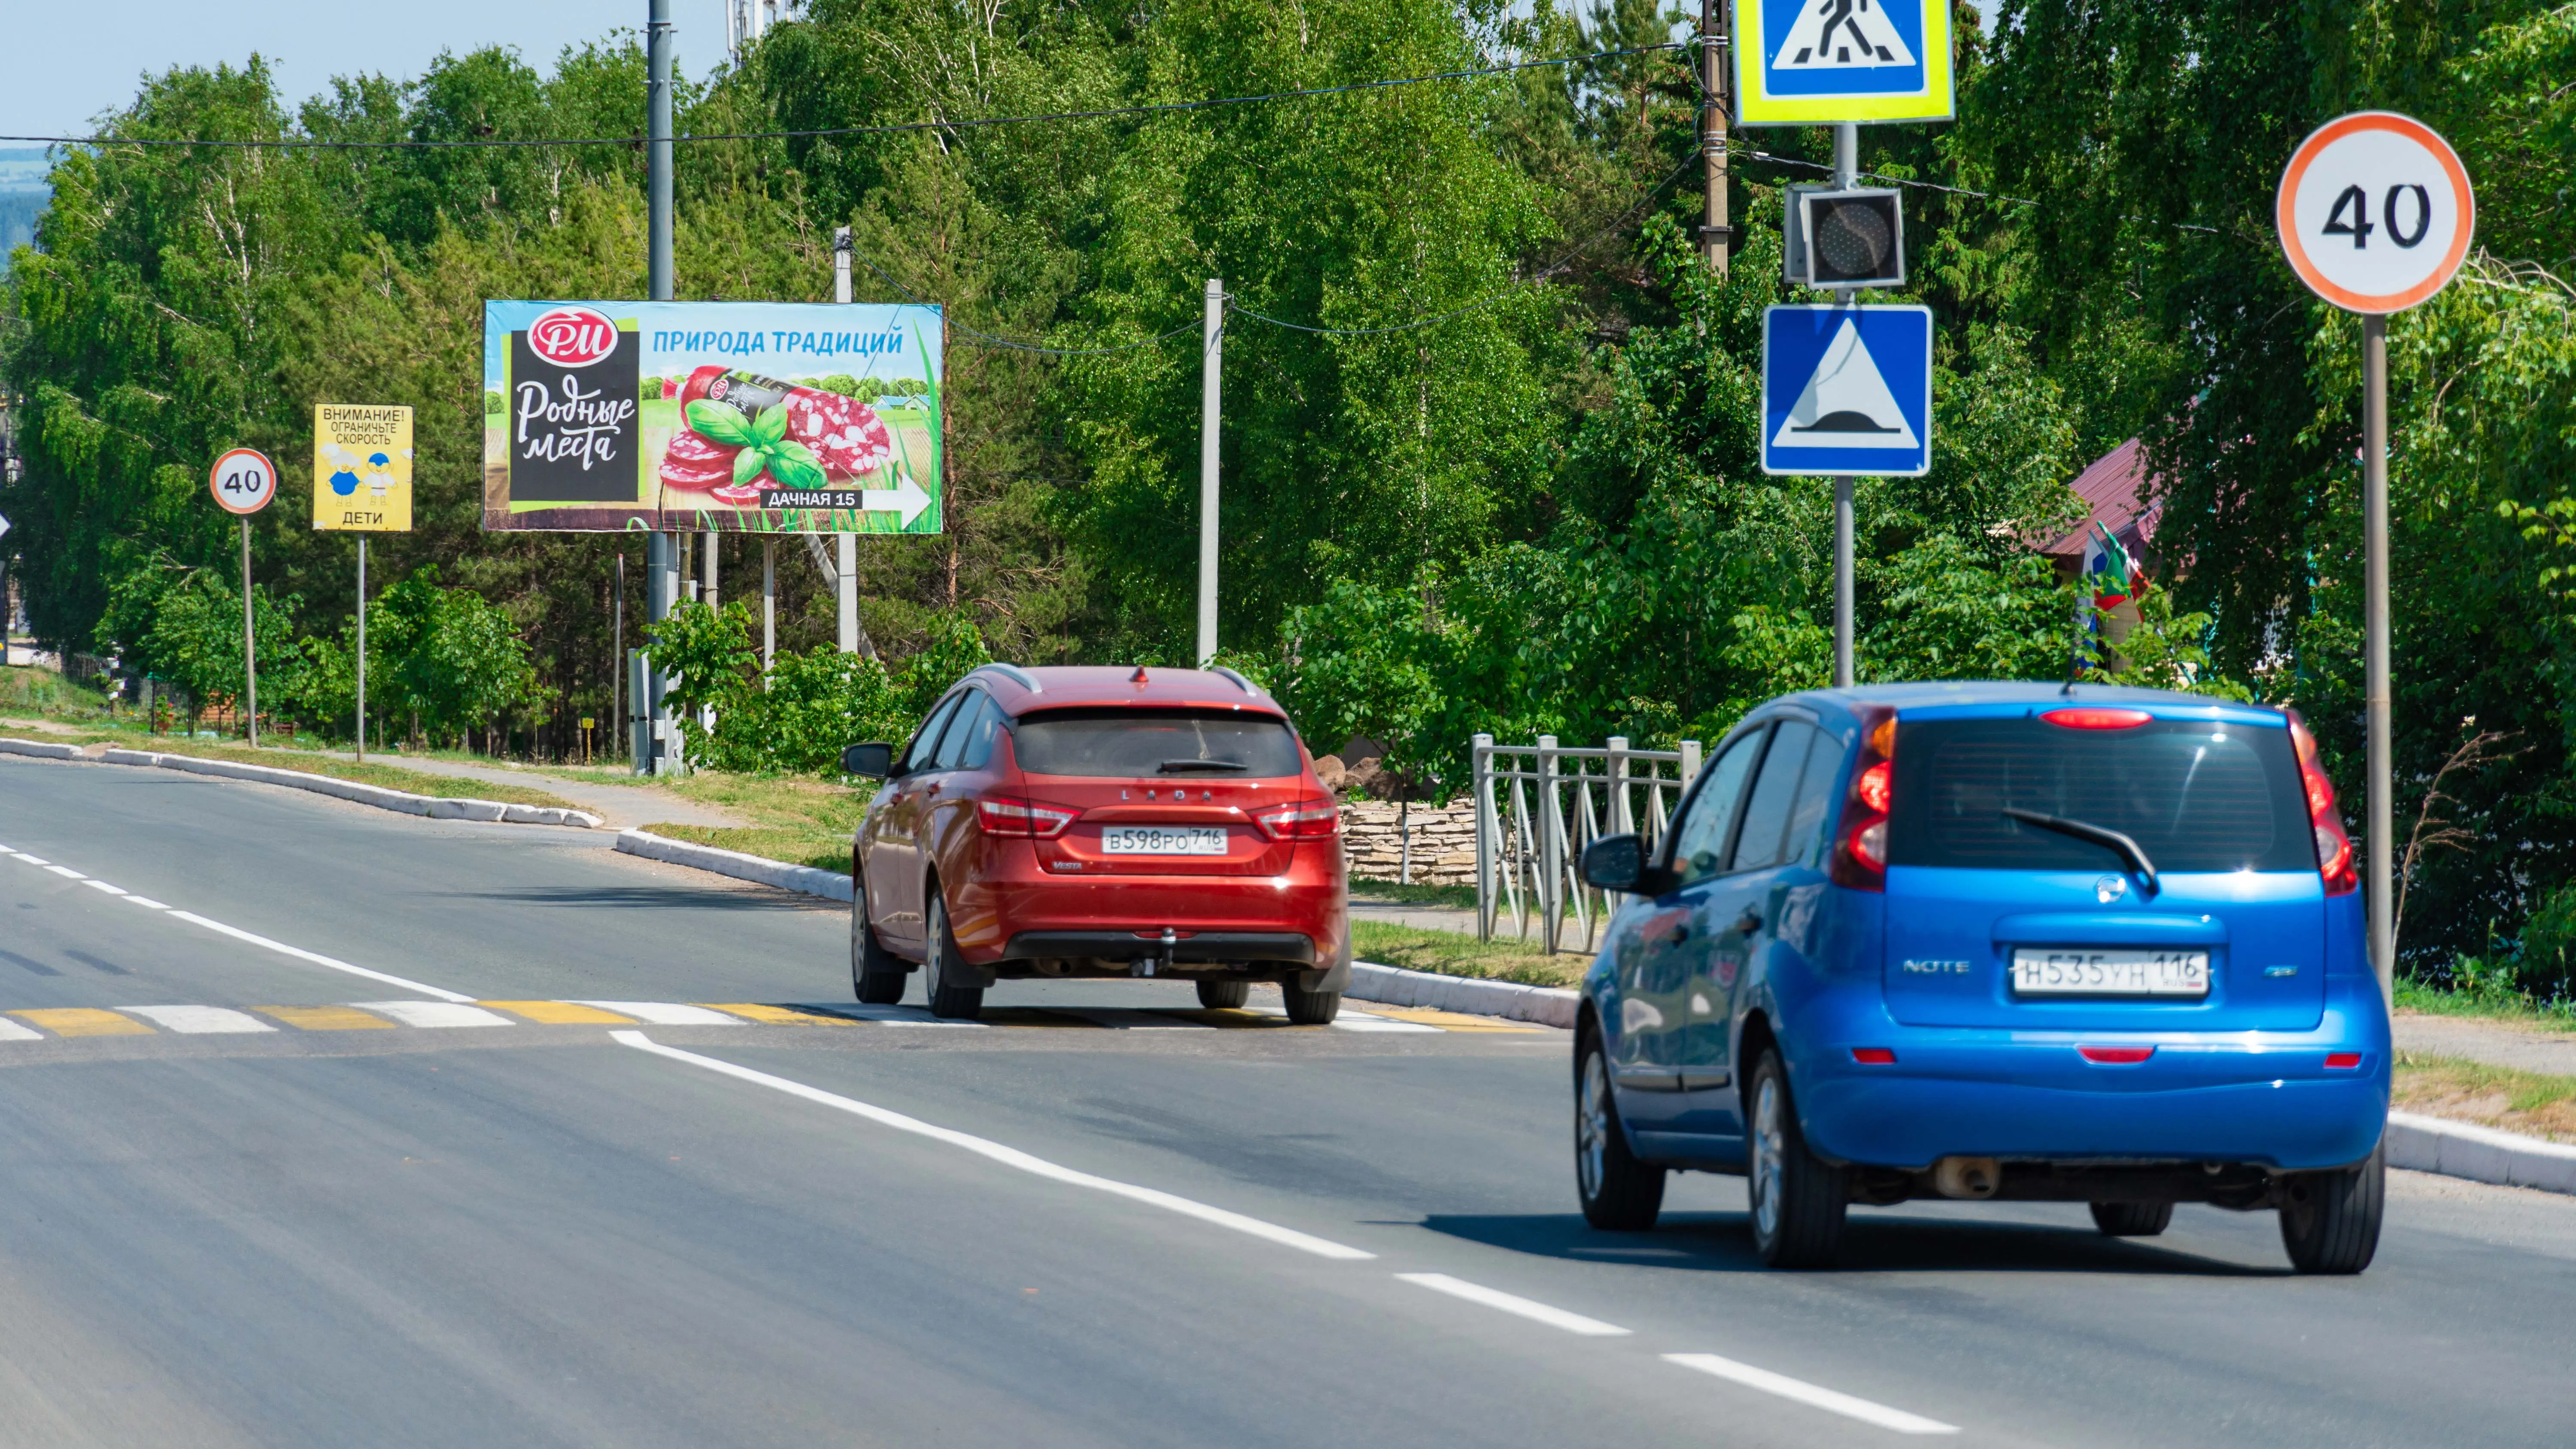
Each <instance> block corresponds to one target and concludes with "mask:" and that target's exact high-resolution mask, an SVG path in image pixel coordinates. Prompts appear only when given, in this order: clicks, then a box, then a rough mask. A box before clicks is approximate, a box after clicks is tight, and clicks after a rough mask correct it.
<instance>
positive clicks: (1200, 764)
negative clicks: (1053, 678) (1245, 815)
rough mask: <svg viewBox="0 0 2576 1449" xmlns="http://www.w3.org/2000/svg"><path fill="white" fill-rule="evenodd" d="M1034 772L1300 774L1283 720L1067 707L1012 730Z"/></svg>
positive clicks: (1228, 713)
mask: <svg viewBox="0 0 2576 1449" xmlns="http://www.w3.org/2000/svg"><path fill="white" fill-rule="evenodd" d="M1011 735H1012V739H1013V740H1014V742H1015V747H1016V749H1017V751H1018V754H1019V761H1020V768H1021V769H1023V770H1026V771H1028V772H1029V773H1031V774H1033V775H1106V776H1110V777H1113V778H1119V779H1128V778H1135V777H1139V776H1157V777H1175V776H1177V777H1184V778H1189V779H1236V780H1242V779H1265V780H1267V779H1277V778H1278V777H1280V776H1282V775H1295V774H1299V773H1301V772H1302V771H1303V770H1304V769H1305V763H1304V761H1302V760H1300V759H1299V758H1298V755H1297V737H1296V736H1295V735H1294V734H1291V733H1290V732H1289V730H1288V722H1287V721H1286V720H1282V719H1275V718H1272V717H1269V716H1266V715H1257V714H1238V713H1236V712H1234V711H1232V710H1190V709H1116V708H1111V709H1066V710H1051V711H1049V712H1047V713H1045V714H1036V715H1024V716H1022V717H1021V719H1020V721H1019V723H1018V724H1016V725H1015V726H1013V727H1012V730H1011Z"/></svg>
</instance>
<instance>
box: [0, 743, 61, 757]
mask: <svg viewBox="0 0 2576 1449" xmlns="http://www.w3.org/2000/svg"><path fill="white" fill-rule="evenodd" d="M0 755H33V756H35V757H36V758H37V759H40V760H77V759H79V758H81V747H80V746H78V745H57V744H51V743H45V742H40V741H37V740H0Z"/></svg>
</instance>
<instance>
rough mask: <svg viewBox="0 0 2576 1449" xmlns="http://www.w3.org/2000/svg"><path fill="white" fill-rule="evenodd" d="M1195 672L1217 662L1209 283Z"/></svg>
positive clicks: (1214, 374) (1218, 361)
mask: <svg viewBox="0 0 2576 1449" xmlns="http://www.w3.org/2000/svg"><path fill="white" fill-rule="evenodd" d="M1199 343H1200V348H1201V351H1200V353H1199V661H1198V662H1199V667H1200V668H1201V669H1205V668H1206V667H1208V665H1209V664H1210V663H1212V662H1214V661H1215V659H1216V544H1217V531H1216V530H1217V471H1216V463H1217V429H1218V427H1219V426H1220V425H1221V422H1222V419H1223V416H1224V414H1223V410H1222V409H1221V408H1220V407H1219V396H1220V393H1221V390H1222V387H1223V381H1224V374H1225V283H1224V281H1222V280H1221V279H1219V278H1216V277H1210V278H1208V284H1207V313H1206V316H1205V318H1204V320H1203V321H1201V323H1200V324H1199Z"/></svg>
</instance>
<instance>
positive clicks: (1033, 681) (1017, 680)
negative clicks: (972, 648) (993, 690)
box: [970, 661, 1046, 694]
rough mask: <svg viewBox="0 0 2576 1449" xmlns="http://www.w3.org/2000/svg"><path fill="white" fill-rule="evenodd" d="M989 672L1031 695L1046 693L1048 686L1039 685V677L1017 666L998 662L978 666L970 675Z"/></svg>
mask: <svg viewBox="0 0 2576 1449" xmlns="http://www.w3.org/2000/svg"><path fill="white" fill-rule="evenodd" d="M988 670H989V671H991V672H992V673H995V674H998V675H1000V676H1002V677H1003V678H1004V679H1007V680H1009V681H1011V682H1012V683H1013V684H1016V685H1018V686H1019V687H1020V688H1022V689H1025V690H1027V691H1028V692H1029V693H1031V694H1044V693H1046V686H1045V685H1043V684H1040V683H1038V677H1037V676H1036V675H1034V674H1031V673H1029V672H1028V671H1027V670H1025V669H1022V668H1021V667H1020V666H1018V665H1016V664H1003V663H1000V662H998V661H996V662H995V663H991V664H978V665H976V666H975V668H974V669H973V670H972V671H970V673H971V674H982V673H985V672H986V671H988Z"/></svg>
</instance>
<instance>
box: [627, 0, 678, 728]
mask: <svg viewBox="0 0 2576 1449" xmlns="http://www.w3.org/2000/svg"><path fill="white" fill-rule="evenodd" d="M644 15H645V22H644V55H645V67H646V75H647V78H646V81H645V86H644V111H645V126H646V132H647V136H646V140H645V144H644V158H645V194H646V197H647V198H648V201H649V205H650V212H651V214H650V218H649V221H648V223H647V237H648V242H647V248H648V254H649V261H648V265H647V276H646V286H645V290H646V291H648V292H650V293H651V294H652V300H654V301H656V302H668V301H670V300H671V288H672V277H671V33H672V25H671V0H645V7H644ZM677 543H678V541H677V540H676V539H674V538H673V537H672V536H671V535H669V534H667V533H664V532H663V531H662V530H660V529H658V528H656V529H655V530H653V531H652V532H651V533H648V534H646V535H645V536H644V549H645V558H644V573H645V589H644V610H645V615H644V616H645V619H646V620H647V622H649V623H653V624H659V623H661V622H662V621H663V620H664V619H666V618H668V617H670V613H671V596H672V594H673V593H675V592H676V590H675V589H674V588H673V582H674V580H673V577H672V575H673V572H674V565H675V564H676V563H677V558H676V554H677V552H678V549H677ZM667 684H668V680H667V679H666V677H665V676H664V674H663V672H662V670H661V669H660V668H659V667H655V668H653V669H652V670H650V671H649V672H648V673H647V674H646V675H645V688H646V695H645V699H644V705H645V712H646V715H647V718H648V719H649V720H650V721H651V724H650V726H649V727H648V728H647V730H646V734H647V736H648V739H649V742H650V746H651V753H650V754H649V755H648V756H647V757H645V758H641V759H638V760H637V761H636V762H635V773H637V774H639V775H643V774H653V775H661V774H668V773H671V770H670V765H669V761H670V759H671V750H670V746H671V745H672V743H674V742H673V741H672V740H671V739H670V736H671V734H672V730H671V721H670V711H669V710H668V709H667V708H666V707H665V706H664V704H663V702H662V696H663V691H664V689H665V688H666V687H667Z"/></svg>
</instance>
